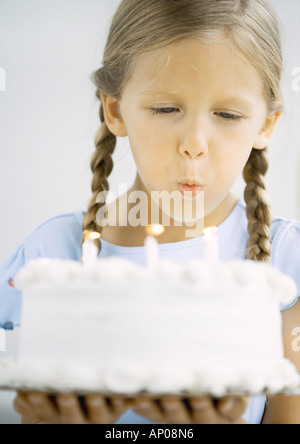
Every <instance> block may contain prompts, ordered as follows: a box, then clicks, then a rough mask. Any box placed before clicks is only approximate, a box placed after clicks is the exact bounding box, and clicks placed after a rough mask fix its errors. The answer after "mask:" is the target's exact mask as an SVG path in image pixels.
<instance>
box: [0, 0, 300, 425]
mask: <svg viewBox="0 0 300 444" xmlns="http://www.w3.org/2000/svg"><path fill="white" fill-rule="evenodd" d="M281 75H282V52H281V43H280V36H279V25H278V20H277V17H276V14H275V12H274V10H273V8H272V6H271V4H270V2H269V0H256V1H253V0H176V1H175V0H151V1H150V0H123V1H122V2H121V5H120V7H119V9H118V11H117V12H116V14H115V16H114V19H113V23H112V26H111V30H110V34H109V37H108V42H107V46H106V50H105V54H104V60H103V66H102V67H101V68H100V69H99V70H98V71H97V72H96V73H95V75H94V82H95V85H96V87H97V97H98V98H99V99H100V101H101V106H100V119H101V126H100V128H99V130H98V132H97V135H96V151H95V154H94V156H93V158H92V162H91V166H92V172H93V181H92V191H93V196H92V199H91V201H90V203H89V206H88V210H87V212H86V213H85V214H84V215H82V214H70V215H67V216H62V217H60V218H55V219H53V220H51V221H50V222H47V223H46V224H44V225H43V226H42V227H40V228H39V229H37V230H36V231H35V232H34V234H33V235H31V236H30V237H29V238H28V239H27V240H26V241H25V242H24V244H23V245H22V246H21V247H20V248H19V250H18V251H17V252H16V253H15V255H14V256H13V257H12V258H11V259H10V260H9V261H8V262H7V263H6V265H5V266H4V267H3V268H2V272H1V281H2V286H1V318H0V322H1V324H2V326H4V325H5V324H6V323H8V324H7V325H9V323H13V324H15V325H17V324H18V323H19V312H20V299H19V298H20V295H19V294H18V292H17V290H15V289H13V288H12V287H11V286H9V284H8V281H9V279H10V278H11V277H12V278H13V277H14V276H15V274H16V272H17V271H18V270H19V269H20V267H21V266H23V265H24V263H25V262H26V261H27V260H28V259H31V258H34V257H40V256H48V257H61V258H71V259H76V260H80V258H81V245H80V244H81V237H82V229H83V230H92V231H98V232H99V233H101V239H100V240H98V241H97V245H98V247H99V252H100V257H106V256H111V255H123V256H124V257H128V258H130V259H132V260H134V261H137V262H142V260H143V259H142V258H144V253H145V252H144V248H143V244H144V240H145V231H144V228H143V227H141V226H140V227H132V226H130V224H127V225H126V226H124V224H117V225H116V226H112V225H111V226H103V225H104V224H103V223H102V222H103V221H102V219H101V218H100V217H99V210H101V208H102V207H103V206H104V205H105V203H103V202H101V200H100V199H99V198H98V196H99V193H101V192H103V191H107V190H108V189H109V184H108V178H109V175H110V174H111V172H112V168H113V161H112V155H113V153H114V150H115V147H116V140H117V137H125V136H128V138H129V141H130V146H131V150H132V153H133V156H134V159H135V162H136V165H137V170H138V173H137V177H136V180H135V183H134V185H133V187H132V188H131V190H129V192H128V194H126V195H125V196H121V197H120V198H119V199H118V204H119V205H118V212H119V213H120V214H123V215H124V213H125V215H126V216H128V215H129V213H130V209H131V208H132V203H131V202H132V201H130V199H129V195H130V193H131V192H134V191H143V192H144V193H146V195H147V196H148V197H149V199H148V202H150V203H151V197H150V194H151V191H167V192H169V193H172V192H173V191H178V190H180V191H181V192H182V193H183V195H185V191H186V190H190V191H192V192H193V195H195V196H196V195H197V193H198V192H199V191H204V193H205V205H204V216H205V218H204V225H205V226H218V227H219V236H220V246H221V259H222V260H223V261H228V260H232V259H246V258H249V259H251V260H254V261H266V262H270V261H271V262H272V263H273V265H274V266H276V267H278V268H279V269H281V270H282V271H283V272H285V273H286V274H288V275H290V276H291V277H292V278H294V280H295V281H296V283H297V285H298V290H299V295H300V278H299V273H298V269H297V264H299V257H298V251H300V250H299V247H300V224H299V223H298V222H294V221H288V220H284V219H280V218H272V216H271V212H270V205H269V200H268V196H267V194H266V191H265V184H264V176H265V175H266V173H267V170H268V158H267V146H268V143H269V139H270V137H271V134H272V132H273V130H274V127H275V125H276V122H277V120H278V118H279V116H280V114H281V112H282V110H283V99H282V95H281V90H280V81H281ZM242 171H243V175H244V179H245V182H246V189H245V203H246V205H244V203H243V202H242V201H239V200H238V199H237V198H236V197H235V196H234V195H233V194H232V192H231V189H232V186H233V184H234V183H235V181H236V179H237V177H238V176H239V174H240V173H241V172H242ZM149 205H150V204H149ZM119 213H118V214H119ZM160 216H161V214H160ZM116 220H117V221H118V220H119V219H118V218H117V219H116ZM186 228H187V226H186V225H185V223H182V224H181V226H178V224H175V222H174V220H173V222H171V224H170V226H167V227H166V231H165V233H164V234H163V235H162V236H161V237H160V238H159V242H160V250H161V251H160V252H161V255H162V256H163V257H171V258H172V259H173V260H176V261H181V262H184V261H186V260H187V259H191V258H192V257H202V256H203V249H204V244H203V238H202V236H197V237H195V238H192V239H190V238H189V239H187V237H186ZM257 309H258V310H259V307H258V308H257ZM283 309H284V312H283V336H284V344H285V351H286V357H287V358H288V359H290V360H291V361H293V362H294V363H295V365H296V366H297V368H298V369H299V371H300V355H299V354H297V353H296V352H293V349H292V341H293V336H292V331H293V329H294V328H295V327H297V326H298V325H299V322H298V319H299V316H300V306H299V303H297V300H295V302H294V304H293V306H290V307H283ZM15 406H16V409H17V410H18V411H19V412H20V413H21V414H22V415H23V417H24V421H25V422H26V421H27V422H39V421H46V422H73V423H74V422H75V423H84V422H89V423H95V422H96V423H97V422H100V423H101V422H102V423H106V422H115V421H117V420H118V419H119V423H130V422H131V423H139V422H146V421H147V419H148V420H151V421H156V422H167V423H198V424H208V423H214V424H224V423H226V424H238V423H240V424H241V423H252V424H258V423H264V424H272V423H275V424H279V423H280V424H290V423H300V399H299V397H272V398H270V399H268V402H267V403H266V399H265V398H264V397H254V398H253V399H252V400H251V401H250V402H249V403H248V408H247V410H246V412H245V414H244V415H243V413H244V410H245V405H244V403H243V400H242V399H240V398H226V399H223V400H220V401H218V402H215V401H213V400H211V399H209V398H205V399H201V398H193V399H190V400H189V401H186V402H183V401H180V400H179V399H173V400H171V399H165V400H160V401H148V400H146V399H136V400H134V401H133V402H132V403H131V404H130V405H129V404H126V403H124V402H123V401H122V400H121V399H111V400H104V399H102V398H101V397H99V396H93V397H90V398H85V400H82V399H77V398H76V397H75V396H58V397H57V398H56V399H55V400H53V398H48V397H47V396H46V395H38V394H19V396H18V398H17V400H16V403H15ZM128 408H130V410H128V411H127V409H128ZM134 412H135V413H134ZM242 415H243V417H242ZM145 418H147V419H145Z"/></svg>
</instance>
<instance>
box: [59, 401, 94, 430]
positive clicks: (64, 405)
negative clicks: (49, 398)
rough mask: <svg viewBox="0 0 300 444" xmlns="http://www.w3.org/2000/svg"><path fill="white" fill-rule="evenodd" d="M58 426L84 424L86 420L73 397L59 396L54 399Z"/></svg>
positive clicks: (78, 403)
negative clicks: (56, 407) (57, 412)
mask: <svg viewBox="0 0 300 444" xmlns="http://www.w3.org/2000/svg"><path fill="white" fill-rule="evenodd" d="M56 402H57V406H58V410H59V422H60V424H86V423H87V419H86V417H85V415H84V412H83V410H82V408H81V405H80V402H79V399H78V398H77V396H75V395H60V396H57V398H56Z"/></svg>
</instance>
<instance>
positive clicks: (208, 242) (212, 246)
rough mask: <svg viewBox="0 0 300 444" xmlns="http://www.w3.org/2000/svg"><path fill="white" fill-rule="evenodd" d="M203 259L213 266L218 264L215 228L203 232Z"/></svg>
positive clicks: (216, 232) (216, 231) (216, 230)
mask: <svg viewBox="0 0 300 444" xmlns="http://www.w3.org/2000/svg"><path fill="white" fill-rule="evenodd" d="M204 239H205V257H206V260H207V262H208V263H210V264H212V265H214V264H217V263H218V262H219V242H218V229H217V227H209V228H205V230H204Z"/></svg>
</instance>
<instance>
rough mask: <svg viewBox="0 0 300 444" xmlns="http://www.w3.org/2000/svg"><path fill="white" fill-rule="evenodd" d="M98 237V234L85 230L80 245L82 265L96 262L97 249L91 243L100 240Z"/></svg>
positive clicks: (99, 235)
mask: <svg viewBox="0 0 300 444" xmlns="http://www.w3.org/2000/svg"><path fill="white" fill-rule="evenodd" d="M100 237H101V234H100V233H96V232H93V231H88V230H85V232H84V242H83V245H82V263H83V264H84V265H92V264H95V263H96V262H97V257H98V248H97V245H95V243H94V242H93V241H94V240H96V239H100Z"/></svg>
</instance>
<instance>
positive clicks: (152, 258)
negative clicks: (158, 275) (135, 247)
mask: <svg viewBox="0 0 300 444" xmlns="http://www.w3.org/2000/svg"><path fill="white" fill-rule="evenodd" d="M164 231H165V227H164V226H163V225H159V224H153V225H148V227H147V228H146V232H147V233H148V236H147V237H146V240H145V247H146V263H147V267H149V268H151V269H154V268H155V267H156V266H157V264H158V259H159V247H158V242H157V240H156V239H155V236H160V235H161V234H163V233H164Z"/></svg>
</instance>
